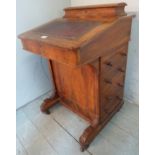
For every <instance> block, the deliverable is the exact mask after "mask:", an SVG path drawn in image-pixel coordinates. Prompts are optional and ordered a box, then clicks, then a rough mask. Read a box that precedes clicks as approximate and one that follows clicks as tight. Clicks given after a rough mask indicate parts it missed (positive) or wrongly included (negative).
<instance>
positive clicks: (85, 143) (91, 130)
mask: <svg viewBox="0 0 155 155" xmlns="http://www.w3.org/2000/svg"><path fill="white" fill-rule="evenodd" d="M99 131H100V130H99V126H97V127H92V126H89V127H88V128H86V129H85V131H84V132H83V134H82V135H81V137H80V139H79V142H80V145H81V151H82V152H83V151H84V150H86V149H87V148H88V147H89V144H90V143H91V142H92V140H93V139H94V138H95V137H96V135H97V134H98V132H99Z"/></svg>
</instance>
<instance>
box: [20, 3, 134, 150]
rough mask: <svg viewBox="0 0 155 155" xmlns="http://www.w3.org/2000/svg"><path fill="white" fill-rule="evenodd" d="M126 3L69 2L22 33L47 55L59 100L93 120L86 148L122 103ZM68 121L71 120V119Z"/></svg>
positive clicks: (29, 45)
mask: <svg viewBox="0 0 155 155" xmlns="http://www.w3.org/2000/svg"><path fill="white" fill-rule="evenodd" d="M125 6H126V4H125V3H116V4H106V5H93V6H84V7H69V8H66V9H64V11H65V15H64V17H62V18H60V19H56V20H53V21H50V22H48V23H46V24H44V25H42V26H40V27H37V28H35V29H32V30H30V31H28V32H25V33H23V34H21V35H19V38H20V39H21V41H22V44H23V48H24V49H25V50H28V51H31V52H33V53H35V54H39V55H41V56H43V57H45V58H47V59H48V62H49V68H50V71H51V75H52V76H53V79H54V84H55V95H54V96H53V97H51V98H49V99H46V100H45V101H44V103H43V104H42V105H41V111H42V112H44V113H47V114H48V113H49V108H51V107H52V106H54V105H55V104H56V103H57V102H58V101H60V103H61V104H62V105H64V106H65V107H67V108H68V109H70V110H72V111H73V112H74V113H76V114H77V115H79V116H81V117H82V118H83V119H85V120H87V121H88V122H89V123H90V126H89V127H88V128H86V129H85V131H84V132H83V134H82V135H81V137H80V139H79V142H80V145H81V150H82V151H84V150H85V149H86V148H87V147H88V146H89V144H90V143H91V141H92V140H93V139H94V138H95V137H96V135H97V134H98V133H99V131H100V130H101V129H102V128H103V127H104V126H105V125H106V123H107V122H108V121H109V120H110V119H111V118H112V116H113V115H114V114H115V113H116V112H117V111H119V109H120V108H121V106H122V104H123V87H124V78H125V70H126V61H127V51H128V42H129V40H130V32H131V23H132V17H133V16H132V15H128V14H126V13H125V11H124V8H125ZM66 121H67V120H66Z"/></svg>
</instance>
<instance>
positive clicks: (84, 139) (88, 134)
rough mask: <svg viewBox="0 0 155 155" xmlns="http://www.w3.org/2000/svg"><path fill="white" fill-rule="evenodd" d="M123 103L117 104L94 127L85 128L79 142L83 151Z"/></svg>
mask: <svg viewBox="0 0 155 155" xmlns="http://www.w3.org/2000/svg"><path fill="white" fill-rule="evenodd" d="M122 105H123V103H122V104H120V105H119V106H117V107H116V108H115V109H114V111H113V112H112V113H110V114H109V115H108V117H107V118H105V119H104V120H103V122H101V123H100V124H98V125H96V126H95V127H93V126H91V125H90V126H89V127H88V128H86V129H85V131H84V132H83V134H82V135H81V137H80V139H79V142H80V145H81V151H82V152H83V151H84V150H86V149H87V148H88V147H89V145H90V143H91V142H92V141H93V139H94V138H95V137H96V136H97V135H98V133H99V132H100V131H101V130H102V129H103V128H104V126H105V125H106V124H107V123H108V122H109V120H110V119H111V118H112V117H113V115H114V114H115V113H116V112H117V111H118V110H120V109H121V107H122Z"/></svg>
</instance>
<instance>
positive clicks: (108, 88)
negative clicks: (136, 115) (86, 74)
mask: <svg viewBox="0 0 155 155" xmlns="http://www.w3.org/2000/svg"><path fill="white" fill-rule="evenodd" d="M102 86H103V89H102V99H101V100H102V104H103V106H102V107H103V109H104V111H105V112H106V113H110V112H111V111H112V110H113V108H114V107H115V106H117V105H119V104H120V103H121V102H122V99H123V88H122V87H119V86H117V85H112V84H107V83H103V85H102Z"/></svg>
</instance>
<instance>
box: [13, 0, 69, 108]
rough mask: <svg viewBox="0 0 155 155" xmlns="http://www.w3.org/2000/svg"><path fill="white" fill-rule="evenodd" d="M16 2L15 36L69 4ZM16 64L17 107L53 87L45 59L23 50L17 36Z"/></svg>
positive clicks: (41, 0)
mask: <svg viewBox="0 0 155 155" xmlns="http://www.w3.org/2000/svg"><path fill="white" fill-rule="evenodd" d="M16 3H17V12H16V13H17V35H18V34H20V33H22V32H24V31H27V30H29V29H31V28H34V27H35V26H38V25H40V24H43V23H45V22H48V21H49V20H51V19H53V18H56V17H60V16H62V15H63V8H64V7H68V6H69V5H70V0H65V1H64V0H17V1H16ZM10 24H11V23H10ZM16 66H17V71H16V74H17V75H16V76H17V86H16V89H17V108H19V107H21V106H23V105H24V104H26V103H28V102H30V101H32V100H33V99H35V98H37V97H39V96H40V95H42V94H44V93H46V92H48V91H49V90H50V89H53V87H52V85H51V82H50V78H49V73H48V67H47V62H46V60H45V59H43V58H41V57H40V56H37V55H34V54H31V53H28V52H26V51H24V50H22V45H21V42H20V40H19V39H17V53H16ZM10 76H11V75H10Z"/></svg>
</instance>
